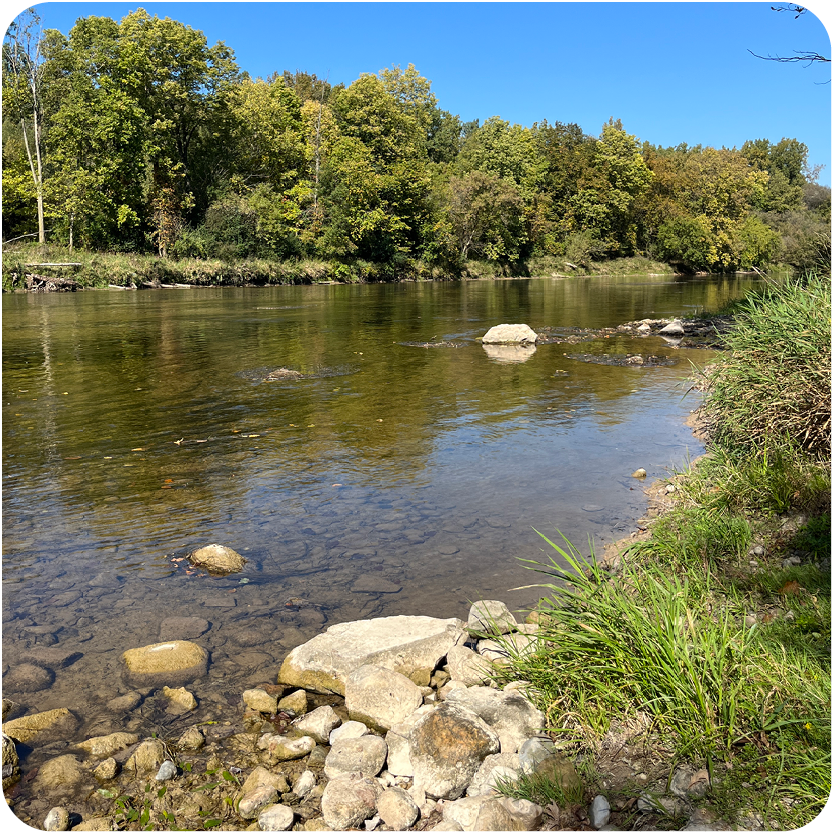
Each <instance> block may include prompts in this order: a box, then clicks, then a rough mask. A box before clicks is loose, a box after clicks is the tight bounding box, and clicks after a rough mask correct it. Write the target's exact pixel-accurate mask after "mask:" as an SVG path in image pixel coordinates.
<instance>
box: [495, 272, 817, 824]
mask: <svg viewBox="0 0 833 833" xmlns="http://www.w3.org/2000/svg"><path fill="white" fill-rule="evenodd" d="M791 311H792V318H791V317H790V316H791ZM737 316H738V318H737V324H736V327H735V330H734V332H733V334H732V336H730V339H729V340H730V344H729V347H730V350H728V351H727V352H726V353H725V354H724V355H723V356H722V358H721V359H720V361H719V362H718V365H717V367H716V368H712V369H710V370H709V372H708V373H707V379H708V388H707V390H706V396H705V403H704V412H705V416H706V418H707V420H709V421H710V422H712V424H713V425H715V424H718V425H720V426H721V428H720V429H718V430H714V431H713V432H712V443H711V449H710V453H709V455H708V456H707V457H705V458H703V459H702V460H701V461H698V463H697V464H696V465H695V466H693V467H692V468H690V469H689V470H688V471H686V472H682V473H680V474H679V475H678V476H677V478H676V479H675V485H676V491H675V492H674V505H673V506H672V507H671V508H670V509H669V510H668V511H667V512H665V513H664V514H663V515H662V516H661V517H660V518H659V519H658V520H657V521H656V522H655V523H654V524H653V526H652V529H651V536H650V538H649V539H648V540H647V541H645V542H641V543H640V544H638V545H633V546H632V547H631V548H630V549H629V550H626V551H625V553H624V557H623V559H622V563H621V566H620V567H619V569H618V570H616V571H611V570H609V569H606V568H603V567H602V565H600V564H599V563H598V562H597V561H596V559H595V558H594V556H593V553H592V552H590V553H586V554H584V556H583V555H582V554H580V553H579V552H578V551H577V550H576V549H575V548H574V547H573V546H572V545H571V544H570V543H569V542H567V541H564V542H559V543H556V542H553V541H550V540H549V539H545V540H546V542H547V544H548V545H549V547H550V550H549V551H548V554H547V555H546V557H545V558H544V559H543V560H541V561H540V562H539V561H536V562H531V563H530V565H529V566H530V567H531V568H532V569H535V570H537V571H539V572H540V573H543V574H544V575H545V576H546V579H545V580H544V582H543V583H542V584H541V585H539V586H541V587H543V588H545V589H546V590H547V596H546V597H545V598H544V599H543V600H542V603H541V605H540V610H539V622H540V625H541V629H540V631H539V634H540V637H541V639H540V641H539V646H540V647H539V648H538V650H537V651H536V652H535V653H533V654H525V655H524V654H518V653H517V652H515V654H514V655H513V660H512V663H511V665H510V666H509V667H508V668H507V669H506V670H505V672H504V673H505V675H506V676H507V677H510V678H513V679H523V680H527V681H529V682H530V683H531V684H532V687H533V692H534V693H535V695H536V696H537V698H538V701H539V705H540V706H541V708H542V709H543V710H544V711H545V713H546V715H547V722H548V728H549V730H550V731H551V732H552V733H553V734H554V736H556V737H558V738H559V739H560V740H562V741H567V742H572V744H573V745H574V748H575V749H576V750H583V751H585V752H587V751H588V750H590V751H591V753H592V750H593V749H594V748H595V745H596V743H597V741H598V740H599V739H600V738H602V737H603V735H604V734H605V732H607V731H608V730H609V729H610V727H611V724H612V723H613V722H614V721H615V722H618V721H627V720H628V719H629V718H632V717H633V716H634V715H635V713H637V712H639V713H641V714H643V715H647V716H648V717H649V718H650V721H651V727H652V729H651V731H652V732H653V733H656V735H657V736H659V737H661V738H662V746H664V747H665V748H667V749H670V750H671V752H669V753H667V754H668V765H669V769H671V770H673V768H674V767H675V766H677V765H679V764H681V763H683V762H686V763H691V764H694V765H695V766H700V765H705V766H707V767H708V769H709V771H710V773H711V774H712V776H713V782H712V792H711V794H710V796H709V797H708V800H709V802H710V803H712V804H713V805H715V806H716V808H717V810H718V811H719V812H720V813H721V815H722V817H723V818H725V819H726V820H728V821H734V822H738V821H739V820H740V819H742V818H743V817H744V816H746V815H748V814H749V813H753V812H755V813H758V814H759V815H760V817H761V819H762V821H763V824H764V827H765V829H767V828H773V829H775V828H782V829H784V828H795V827H800V826H802V825H804V824H807V823H809V822H810V821H811V820H812V819H813V818H814V817H815V816H816V815H817V814H818V813H819V812H820V810H821V809H822V807H823V806H824V804H825V803H826V801H827V799H828V796H829V794H830V731H831V709H830V698H831V685H830V680H831V665H830V637H831V632H830V460H829V455H830V438H829V428H830V381H829V380H830V282H829V279H828V280H823V279H818V278H811V279H810V281H809V282H807V283H805V284H803V285H800V284H787V285H785V286H782V287H771V288H768V289H767V290H766V291H765V292H764V293H763V294H762V295H761V296H759V297H756V298H751V299H749V300H748V301H747V302H745V303H744V304H743V305H741V308H740V310H739V311H738V312H737ZM542 537H543V536H542ZM755 545H761V548H762V554H760V553H761V551H758V550H756V551H755V553H754V555H750V550H751V548H752V547H753V546H755ZM585 556H586V557H585ZM507 648H508V649H509V651H510V653H511V646H507ZM527 792H528V790H527ZM518 794H519V795H520V793H518Z"/></svg>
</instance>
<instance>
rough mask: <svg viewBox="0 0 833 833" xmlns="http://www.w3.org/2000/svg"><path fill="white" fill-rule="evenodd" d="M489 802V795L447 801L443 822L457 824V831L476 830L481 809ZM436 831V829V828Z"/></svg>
mask: <svg viewBox="0 0 833 833" xmlns="http://www.w3.org/2000/svg"><path fill="white" fill-rule="evenodd" d="M488 800H489V796H488V795H478V796H472V797H469V798H459V799H457V800H456V801H447V802H446V803H445V807H443V821H444V822H448V823H452V824H456V825H457V827H456V828H452V829H456V830H476V829H477V828H476V827H475V825H476V824H477V816H478V815H479V813H480V808H481V807H482V806H483V805H484V804H485V803H486V802H487V801H488ZM434 829H435V830H436V828H434Z"/></svg>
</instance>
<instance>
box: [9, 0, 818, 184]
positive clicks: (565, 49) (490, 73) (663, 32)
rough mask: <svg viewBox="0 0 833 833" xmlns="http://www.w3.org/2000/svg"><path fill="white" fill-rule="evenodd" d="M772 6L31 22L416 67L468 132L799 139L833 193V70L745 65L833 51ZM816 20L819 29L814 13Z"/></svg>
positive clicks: (104, 10)
mask: <svg viewBox="0 0 833 833" xmlns="http://www.w3.org/2000/svg"><path fill="white" fill-rule="evenodd" d="M17 2H18V3H19V2H20V0H17ZM24 2H25V0H24ZM776 3H777V0H773V2H772V3H770V2H763V3H719V2H718V3H592V2H591V3H314V2H313V3H210V2H194V3H152V2H148V3H135V4H129V3H75V2H52V3H41V4H38V5H37V6H36V8H37V10H38V12H39V14H40V15H41V17H42V18H43V22H44V26H46V27H51V28H56V29H59V30H61V31H62V32H64V33H66V32H68V31H69V29H70V28H71V27H72V25H73V23H74V21H75V20H76V19H77V18H78V17H81V16H87V15H101V16H109V17H113V18H114V19H117V20H118V19H120V18H121V17H123V16H124V14H126V13H127V12H128V11H129V10H131V9H135V8H138V7H140V6H141V7H144V8H145V9H147V11H148V12H150V13H151V14H157V15H159V16H160V17H165V16H167V17H171V18H174V19H176V20H179V21H182V22H183V23H186V24H187V25H189V26H191V27H193V28H195V29H200V30H202V31H203V32H205V34H206V36H207V38H208V40H209V42H211V43H214V42H215V41H218V40H223V41H225V42H226V44H227V45H228V46H230V47H231V48H232V49H233V50H234V52H235V55H236V57H237V62H238V64H239V66H240V68H241V69H244V70H247V71H248V72H249V73H250V74H251V75H252V76H258V75H259V76H266V75H268V74H269V73H271V72H272V71H274V70H278V71H282V70H284V69H290V70H295V69H301V70H304V71H307V72H314V73H316V74H317V75H318V76H319V77H323V76H325V75H327V74H329V78H330V81H331V82H333V83H338V82H344V83H345V84H350V83H351V82H352V81H354V80H355V79H356V78H357V77H358V76H359V74H360V73H362V72H378V71H379V70H380V69H382V68H383V67H387V66H391V65H393V64H401V65H402V66H403V67H405V66H406V65H407V64H409V63H413V64H415V65H416V67H417V69H418V70H419V71H420V72H421V73H422V74H423V75H424V76H425V77H427V78H429V79H431V81H432V82H433V88H432V89H433V91H434V93H435V95H436V96H437V97H438V99H439V102H440V106H441V107H443V108H444V109H446V110H450V111H451V112H452V113H458V114H459V115H460V116H461V117H462V118H463V119H464V120H469V119H474V118H479V119H480V120H481V122H482V121H483V120H484V119H486V118H488V117H489V116H494V115H497V116H500V117H501V118H504V119H507V120H509V121H511V122H518V123H520V124H523V125H531V124H532V123H533V122H535V121H540V120H542V119H547V120H548V121H550V122H554V121H562V122H576V123H578V124H579V125H581V127H582V128H583V129H584V130H585V131H586V132H588V133H592V134H594V135H598V134H599V132H600V130H601V126H602V124H603V123H604V122H605V121H607V119H608V118H610V117H611V116H613V117H614V118H621V119H622V122H623V124H624V127H625V129H626V130H627V131H628V132H629V133H633V134H636V136H638V137H639V138H640V139H647V140H648V141H650V142H653V143H654V144H661V145H676V144H678V143H680V142H688V144H690V145H693V144H698V143H702V144H704V145H713V146H716V147H720V146H724V145H725V146H727V147H731V146H738V147H739V146H740V145H741V144H743V142H744V141H745V140H747V139H757V138H766V139H769V140H771V141H776V142H777V141H778V140H780V139H781V138H782V137H784V136H787V137H790V138H797V139H799V140H800V141H802V142H804V143H805V144H806V145H807V146H808V148H809V151H810V152H809V159H810V162H811V164H823V165H824V166H825V168H824V170H823V171H822V173H821V175H820V178H819V181H820V182H821V183H822V184H825V185H829V184H830V125H831V112H830V104H831V86H833V85H831V84H830V83H829V81H830V74H831V73H830V64H825V65H821V64H815V65H812V66H806V67H805V66H804V65H799V64H778V63H772V62H768V61H762V60H759V59H757V58H755V57H753V56H752V55H750V54H749V52H748V51H747V50H750V49H751V50H753V51H754V52H757V53H758V54H762V55H766V54H771V55H783V56H787V55H792V54H794V52H795V51H816V52H819V53H821V54H823V55H826V56H828V57H829V56H830V54H831V49H830V38H829V36H828V34H827V31H826V30H825V27H824V25H823V24H822V22H820V21H819V19H818V18H816V17H815V16H813V15H812V14H811V13H807V14H804V15H802V16H801V17H800V18H799V19H797V20H794V19H793V16H792V15H791V14H786V13H776V12H774V11H771V10H770V6H771V5H773V4H776ZM812 5H813V4H811V8H812ZM816 5H817V6H818V7H819V14H821V15H825V12H823V11H822V9H823V8H824V5H825V4H824V3H823V2H822V0H818V2H817V3H816ZM20 8H21V9H22V8H23V4H22V3H21V4H20ZM6 14H7V15H8V16H9V18H10V17H11V15H12V14H14V10H13V9H10V10H9V11H7V12H6ZM7 22H8V20H6V21H4V23H7ZM826 22H827V23H828V24H829V23H830V17H829V16H828V17H827V19H826Z"/></svg>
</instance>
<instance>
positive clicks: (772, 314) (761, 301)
mask: <svg viewBox="0 0 833 833" xmlns="http://www.w3.org/2000/svg"><path fill="white" fill-rule="evenodd" d="M725 340H726V346H727V348H728V350H727V351H726V352H725V354H723V356H722V357H721V358H720V359H719V360H718V361H717V362H716V364H715V365H713V366H712V367H711V368H710V369H709V370H708V372H707V374H706V397H705V401H704V404H703V408H702V413H703V416H704V418H705V419H706V421H707V423H708V424H709V427H710V430H711V433H712V436H713V438H714V439H715V440H716V441H717V442H718V443H721V444H723V445H724V446H725V447H727V448H739V449H745V450H750V451H751V450H763V449H766V448H775V447H781V446H786V445H795V446H797V447H798V448H800V449H801V450H803V451H804V452H807V453H808V454H810V455H811V456H813V457H816V458H817V459H829V458H830V277H829V276H827V277H818V276H811V277H810V278H808V280H807V281H806V282H799V281H789V282H787V283H784V284H782V285H780V286H770V287H768V288H767V289H765V290H764V291H763V292H762V293H761V294H758V295H752V296H749V297H748V298H747V299H746V300H745V301H744V302H743V303H742V304H741V305H740V308H739V310H738V312H737V314H736V317H735V327H734V328H733V329H732V330H731V331H730V332H729V333H728V334H727V335H726V339H725Z"/></svg>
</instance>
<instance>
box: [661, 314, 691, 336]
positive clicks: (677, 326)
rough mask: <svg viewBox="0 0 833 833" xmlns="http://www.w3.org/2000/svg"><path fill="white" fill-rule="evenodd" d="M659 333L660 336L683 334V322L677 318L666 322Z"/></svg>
mask: <svg viewBox="0 0 833 833" xmlns="http://www.w3.org/2000/svg"><path fill="white" fill-rule="evenodd" d="M659 334H660V335H661V336H672V337H676V336H684V335H685V327H684V326H683V322H682V321H680V319H679V318H675V319H674V320H673V321H672V322H671V323H670V324H666V325H665V326H664V327H663V328H662V329H661V330H660V331H659Z"/></svg>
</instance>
